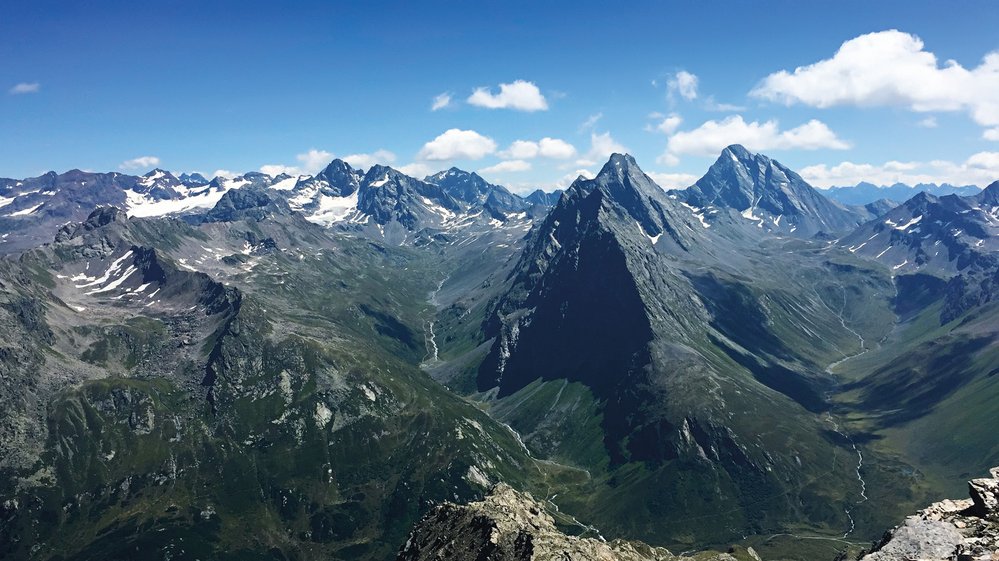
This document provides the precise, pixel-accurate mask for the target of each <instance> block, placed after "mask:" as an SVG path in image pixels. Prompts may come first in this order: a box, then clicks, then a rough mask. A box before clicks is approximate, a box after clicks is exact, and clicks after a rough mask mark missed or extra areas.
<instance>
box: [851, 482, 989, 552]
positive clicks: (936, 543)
mask: <svg viewBox="0 0 999 561" xmlns="http://www.w3.org/2000/svg"><path fill="white" fill-rule="evenodd" d="M990 471H991V474H992V477H991V478H982V479H973V480H972V481H970V482H969V483H968V487H969V489H970V494H971V498H970V499H964V500H958V501H954V500H949V499H948V500H945V501H941V502H939V503H934V504H933V505H930V506H929V507H928V508H926V509H924V510H922V511H920V512H918V513H917V514H915V515H913V516H910V517H909V518H907V519H906V520H905V522H904V523H902V525H901V526H899V527H897V528H895V529H894V530H892V531H890V532H888V533H887V534H885V537H884V538H883V539H882V540H881V542H880V543H879V544H877V545H876V546H875V548H874V551H873V552H872V553H869V554H868V555H866V556H864V557H863V558H862V560H861V561H911V560H919V561H994V560H999V468H992V469H991V470H990Z"/></svg>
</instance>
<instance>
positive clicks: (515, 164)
mask: <svg viewBox="0 0 999 561" xmlns="http://www.w3.org/2000/svg"><path fill="white" fill-rule="evenodd" d="M529 169H531V163H530V162H525V161H524V160H506V161H504V162H500V163H498V164H496V165H493V166H489V167H487V168H482V169H480V170H479V173H486V174H489V173H508V172H514V171H527V170H529Z"/></svg>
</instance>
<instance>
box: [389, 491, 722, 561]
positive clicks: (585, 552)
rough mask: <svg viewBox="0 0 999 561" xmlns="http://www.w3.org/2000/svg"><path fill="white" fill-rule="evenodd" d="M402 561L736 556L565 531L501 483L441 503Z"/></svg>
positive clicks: (646, 560) (710, 559)
mask: <svg viewBox="0 0 999 561" xmlns="http://www.w3.org/2000/svg"><path fill="white" fill-rule="evenodd" d="M397 559H398V561H424V560H426V561H430V560H434V561H466V560H467V561H568V560H573V561H683V560H689V561H693V559H697V560H699V561H736V557H733V556H731V555H729V554H727V553H721V554H710V553H708V554H698V555H697V556H696V557H694V558H690V557H680V556H676V555H673V554H672V553H670V552H669V551H668V550H666V549H664V548H661V547H653V546H650V545H647V544H644V543H641V542H631V541H624V540H613V541H610V542H605V541H602V540H601V539H595V538H584V537H576V536H569V535H566V534H564V533H562V532H560V531H559V530H558V528H557V527H556V526H555V519H554V518H552V516H551V515H549V514H548V512H546V511H545V508H544V507H543V506H542V505H541V504H540V503H538V502H537V501H535V500H534V499H533V498H532V497H531V496H530V495H528V494H524V493H520V492H518V491H516V490H514V489H513V488H512V487H510V486H509V485H506V484H504V483H500V484H498V485H496V486H495V487H493V489H492V492H491V493H490V494H489V496H488V497H486V498H485V500H483V501H481V502H474V503H470V504H467V505H456V504H452V503H445V504H442V505H440V506H438V507H436V508H435V509H433V510H432V511H431V512H429V513H428V514H427V515H426V516H425V517H424V518H423V519H422V520H421V521H420V522H419V523H417V524H416V526H415V527H414V529H413V531H412V533H411V534H410V536H409V539H408V540H407V541H406V544H405V545H404V546H403V547H402V549H401V550H400V551H399V556H398V558H397Z"/></svg>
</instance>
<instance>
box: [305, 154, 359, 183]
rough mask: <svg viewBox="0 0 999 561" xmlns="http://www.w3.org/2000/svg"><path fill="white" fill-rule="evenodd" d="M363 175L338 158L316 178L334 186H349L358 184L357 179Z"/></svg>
mask: <svg viewBox="0 0 999 561" xmlns="http://www.w3.org/2000/svg"><path fill="white" fill-rule="evenodd" d="M361 175H362V173H361V171H360V170H355V169H354V168H352V167H350V164H348V163H347V162H345V161H343V160H341V159H339V158H337V159H335V160H333V161H332V162H330V163H329V164H328V165H327V166H326V167H325V168H323V171H321V172H319V173H318V174H317V175H316V177H317V178H320V179H325V180H326V181H329V182H330V184H333V185H348V184H356V183H357V178H358V177H359V176H361Z"/></svg>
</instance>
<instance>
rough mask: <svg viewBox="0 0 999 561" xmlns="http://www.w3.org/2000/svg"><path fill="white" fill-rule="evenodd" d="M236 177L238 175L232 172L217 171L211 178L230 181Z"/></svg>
mask: <svg viewBox="0 0 999 561" xmlns="http://www.w3.org/2000/svg"><path fill="white" fill-rule="evenodd" d="M237 175H239V174H238V173H236V172H234V171H229V170H227V169H217V170H215V171H214V172H213V173H212V177H224V178H226V179H232V178H233V177H236V176H237Z"/></svg>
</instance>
